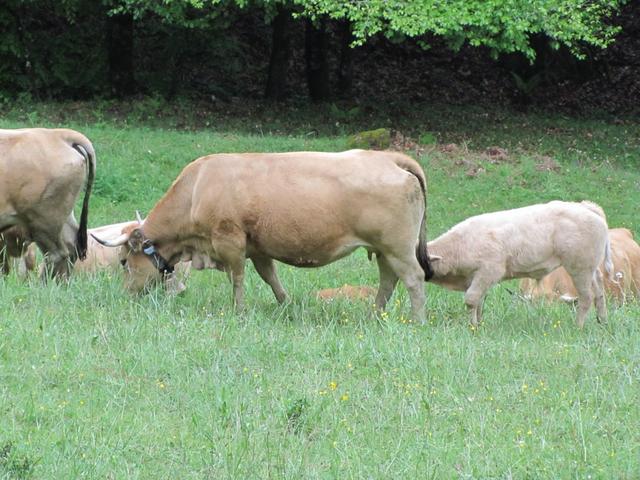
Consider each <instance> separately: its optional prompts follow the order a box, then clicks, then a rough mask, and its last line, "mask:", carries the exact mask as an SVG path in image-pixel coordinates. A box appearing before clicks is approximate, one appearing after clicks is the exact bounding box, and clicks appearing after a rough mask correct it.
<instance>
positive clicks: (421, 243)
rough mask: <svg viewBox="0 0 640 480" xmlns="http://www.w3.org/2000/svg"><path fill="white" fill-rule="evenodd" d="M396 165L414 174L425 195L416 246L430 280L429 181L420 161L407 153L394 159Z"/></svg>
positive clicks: (431, 269) (420, 262)
mask: <svg viewBox="0 0 640 480" xmlns="http://www.w3.org/2000/svg"><path fill="white" fill-rule="evenodd" d="M394 161H395V163H396V165H398V166H399V167H400V168H402V169H403V170H406V171H407V172H409V173H411V174H412V175H414V176H415V177H416V178H417V179H418V182H419V183H420V189H421V190H422V195H423V197H424V213H423V215H422V221H421V222H420V233H419V235H418V245H417V246H416V258H417V259H418V263H419V264H420V266H421V267H422V270H424V279H425V281H429V280H430V279H431V277H433V268H432V267H431V262H430V261H429V254H428V253H427V181H426V178H425V176H424V171H423V170H422V167H421V166H420V164H419V163H418V162H416V161H415V160H414V159H413V158H411V157H408V156H406V155H398V156H397V157H396V158H395V159H394Z"/></svg>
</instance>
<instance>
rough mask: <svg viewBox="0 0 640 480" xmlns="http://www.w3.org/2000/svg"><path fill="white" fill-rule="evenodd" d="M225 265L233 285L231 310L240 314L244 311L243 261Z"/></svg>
mask: <svg viewBox="0 0 640 480" xmlns="http://www.w3.org/2000/svg"><path fill="white" fill-rule="evenodd" d="M227 265H229V267H228V268H229V276H230V277H231V284H232V285H233V308H234V309H235V311H236V312H239V313H240V312H242V311H243V310H244V259H243V260H242V261H238V262H231V263H228V264H227Z"/></svg>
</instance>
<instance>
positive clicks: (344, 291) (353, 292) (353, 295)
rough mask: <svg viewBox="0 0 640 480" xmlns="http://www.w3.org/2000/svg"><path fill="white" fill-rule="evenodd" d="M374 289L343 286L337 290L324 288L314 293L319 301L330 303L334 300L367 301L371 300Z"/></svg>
mask: <svg viewBox="0 0 640 480" xmlns="http://www.w3.org/2000/svg"><path fill="white" fill-rule="evenodd" d="M375 293H376V289H375V288H373V287H367V286H353V285H347V284H344V285H343V286H341V287H339V288H325V289H324V290H319V291H318V292H317V293H316V297H317V298H318V299H319V300H324V301H330V300H333V299H335V298H346V299H348V300H367V299H369V298H373V296H374V295H375Z"/></svg>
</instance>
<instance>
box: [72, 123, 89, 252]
mask: <svg viewBox="0 0 640 480" xmlns="http://www.w3.org/2000/svg"><path fill="white" fill-rule="evenodd" d="M74 133H75V134H76V135H73V136H71V137H70V138H68V140H67V141H69V143H70V145H71V148H73V149H74V150H76V151H77V152H78V153H80V155H82V156H83V157H84V159H85V162H86V165H87V181H86V184H85V190H84V199H83V200H82V212H81V213H80V226H79V227H78V234H77V237H76V250H77V251H78V258H79V259H80V260H84V259H85V258H87V242H88V240H87V228H88V223H89V198H90V197H91V189H92V187H93V180H94V178H95V172H96V152H95V150H94V149H93V145H92V144H91V142H90V141H89V139H87V138H86V137H85V136H84V135H81V134H79V133H77V132H74Z"/></svg>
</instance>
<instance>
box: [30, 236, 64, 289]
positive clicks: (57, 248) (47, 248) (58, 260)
mask: <svg viewBox="0 0 640 480" xmlns="http://www.w3.org/2000/svg"><path fill="white" fill-rule="evenodd" d="M34 240H35V242H36V244H37V245H38V247H40V250H41V251H42V254H43V255H44V261H45V268H44V269H43V270H42V279H43V280H46V279H47V278H48V277H55V278H67V277H68V276H69V272H70V271H71V267H72V265H71V259H70V258H69V251H68V250H67V248H66V247H65V246H64V245H62V244H60V243H59V242H57V241H53V240H51V239H50V238H49V237H47V236H36V237H35V239H34Z"/></svg>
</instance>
